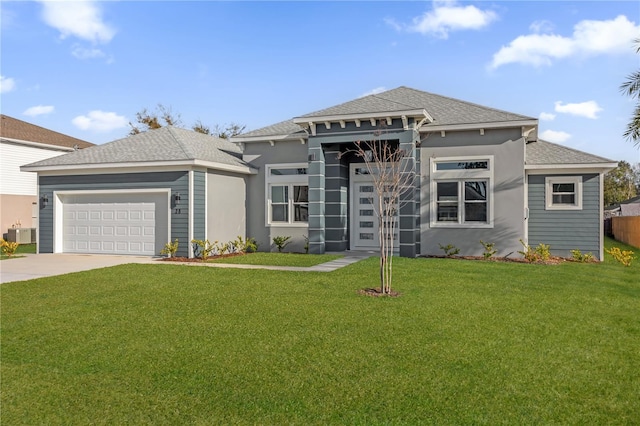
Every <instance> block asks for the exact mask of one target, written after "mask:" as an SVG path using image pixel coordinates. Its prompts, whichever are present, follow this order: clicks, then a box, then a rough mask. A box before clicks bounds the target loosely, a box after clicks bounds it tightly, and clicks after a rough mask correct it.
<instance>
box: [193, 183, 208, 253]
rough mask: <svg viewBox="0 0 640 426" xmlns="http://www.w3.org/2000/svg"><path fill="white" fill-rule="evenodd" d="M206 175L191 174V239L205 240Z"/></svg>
mask: <svg viewBox="0 0 640 426" xmlns="http://www.w3.org/2000/svg"><path fill="white" fill-rule="evenodd" d="M206 181H207V174H206V173H205V172H200V171H195V172H193V238H194V239H196V240H205V239H207V236H206V232H205V229H206V223H207V216H206V213H207V209H206V200H207V186H206V185H207V183H206Z"/></svg>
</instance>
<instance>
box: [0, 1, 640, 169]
mask: <svg viewBox="0 0 640 426" xmlns="http://www.w3.org/2000/svg"><path fill="white" fill-rule="evenodd" d="M0 19H1V20H0V31H1V32H0V75H1V77H0V110H1V111H2V113H3V114H6V115H9V116H12V117H15V118H18V119H21V120H24V121H27V122H30V123H33V124H36V125H39V126H42V127H45V128H49V129H52V130H55V131H58V132H61V133H65V134H68V135H71V136H74V137H77V138H80V139H84V140H87V141H89V142H93V143H97V144H101V143H105V142H109V141H112V140H116V139H120V138H122V137H125V136H126V135H127V134H128V132H129V130H130V127H129V122H132V121H134V119H135V114H136V112H138V111H141V110H142V109H143V108H147V109H149V110H154V109H155V108H156V106H157V105H158V104H162V105H164V106H165V107H168V108H170V109H171V111H173V112H174V113H175V114H179V115H180V118H181V120H182V123H183V124H184V126H185V127H190V126H191V125H193V124H194V123H195V122H197V121H200V122H202V123H203V124H205V125H208V126H210V127H214V126H215V125H220V126H225V125H228V124H231V123H240V124H243V125H246V130H253V129H257V128H260V127H263V126H267V125H270V124H274V123H277V122H280V121H283V120H287V119H291V118H293V117H297V116H300V115H304V114H307V113H311V112H314V111H317V110H320V109H323V108H327V107H330V106H333V105H337V104H339V103H342V102H346V101H349V100H352V99H355V98H358V97H360V96H364V95H367V94H372V93H377V92H380V91H384V90H389V89H393V88H396V87H398V86H408V87H411V88H414V89H419V90H424V91H427V92H432V93H436V94H439V95H444V96H449V97H453V98H457V99H461V100H465V101H469V102H474V103H477V104H481V105H485V106H489V107H493V108H497V109H502V110H506V111H510V112H514V113H518V114H523V115H527V116H530V117H535V118H538V119H539V120H540V121H539V123H540V129H539V137H540V138H541V139H545V140H548V141H551V142H556V143H559V144H562V145H565V146H568V147H572V148H576V149H579V150H583V151H587V152H590V153H592V154H596V155H600V156H603V157H605V158H609V159H612V160H615V161H620V160H626V161H628V162H631V163H637V162H640V149H639V147H638V146H634V144H633V143H632V142H629V141H627V140H625V138H624V137H623V136H622V135H623V133H624V131H625V128H626V126H627V123H628V122H629V121H630V119H631V115H632V111H633V109H634V105H635V101H634V100H633V99H631V98H629V97H628V96H625V95H623V94H622V92H621V91H620V85H621V84H622V83H623V82H624V81H625V79H626V78H627V77H628V76H629V75H630V74H631V73H632V72H634V71H636V70H638V69H640V54H638V53H636V49H637V47H638V45H637V44H634V42H633V40H634V39H638V38H640V2H637V1H572V2H565V1H475V2H462V1H453V0H448V1H440V0H439V1H349V2H346V1H331V2H329V1H323V2H315V1H278V2H269V1H257V2H250V1H235V2H222V1H192V2H186V1H180V2H177V1H175V2H174V1H135V2H134V1H107V2H95V1H83V2H77V1H55V2H54V1H2V3H0Z"/></svg>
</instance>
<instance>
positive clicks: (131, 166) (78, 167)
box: [20, 160, 258, 175]
mask: <svg viewBox="0 0 640 426" xmlns="http://www.w3.org/2000/svg"><path fill="white" fill-rule="evenodd" d="M162 167H167V168H171V169H174V170H175V169H176V168H183V169H189V168H193V167H203V168H207V169H211V170H219V171H223V172H232V173H239V174H245V175H254V174H257V173H258V171H257V170H256V169H254V168H253V167H250V166H236V165H231V164H224V163H217V162H213V161H202V160H187V161H152V162H144V163H140V162H137V163H100V164H73V165H58V166H29V165H26V166H21V167H20V170H21V171H23V172H37V173H43V172H60V171H62V172H69V174H81V172H87V171H89V172H91V174H96V173H99V172H105V171H108V170H113V169H118V170H119V171H123V172H124V171H128V172H131V171H135V172H138V173H142V172H145V171H147V169H151V168H153V169H158V168H162Z"/></svg>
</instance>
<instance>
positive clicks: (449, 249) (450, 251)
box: [438, 243, 460, 257]
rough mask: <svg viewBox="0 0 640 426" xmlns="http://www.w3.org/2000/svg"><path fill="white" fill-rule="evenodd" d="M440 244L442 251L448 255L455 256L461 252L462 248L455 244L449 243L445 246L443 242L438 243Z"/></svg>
mask: <svg viewBox="0 0 640 426" xmlns="http://www.w3.org/2000/svg"><path fill="white" fill-rule="evenodd" d="M438 245H439V246H440V248H441V249H442V251H444V254H445V256H447V257H451V256H455V255H456V254H458V253H460V249H459V248H458V247H456V246H454V245H453V244H447V245H446V246H443V245H442V244H440V243H438Z"/></svg>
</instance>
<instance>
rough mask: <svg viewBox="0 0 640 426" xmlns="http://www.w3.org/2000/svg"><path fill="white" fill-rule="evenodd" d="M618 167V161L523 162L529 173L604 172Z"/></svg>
mask: <svg viewBox="0 0 640 426" xmlns="http://www.w3.org/2000/svg"><path fill="white" fill-rule="evenodd" d="M616 167H618V163H614V162H603V163H576V164H525V166H524V169H525V171H526V172H527V174H530V175H542V174H548V173H606V172H608V171H609V170H613V169H615V168H616Z"/></svg>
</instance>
